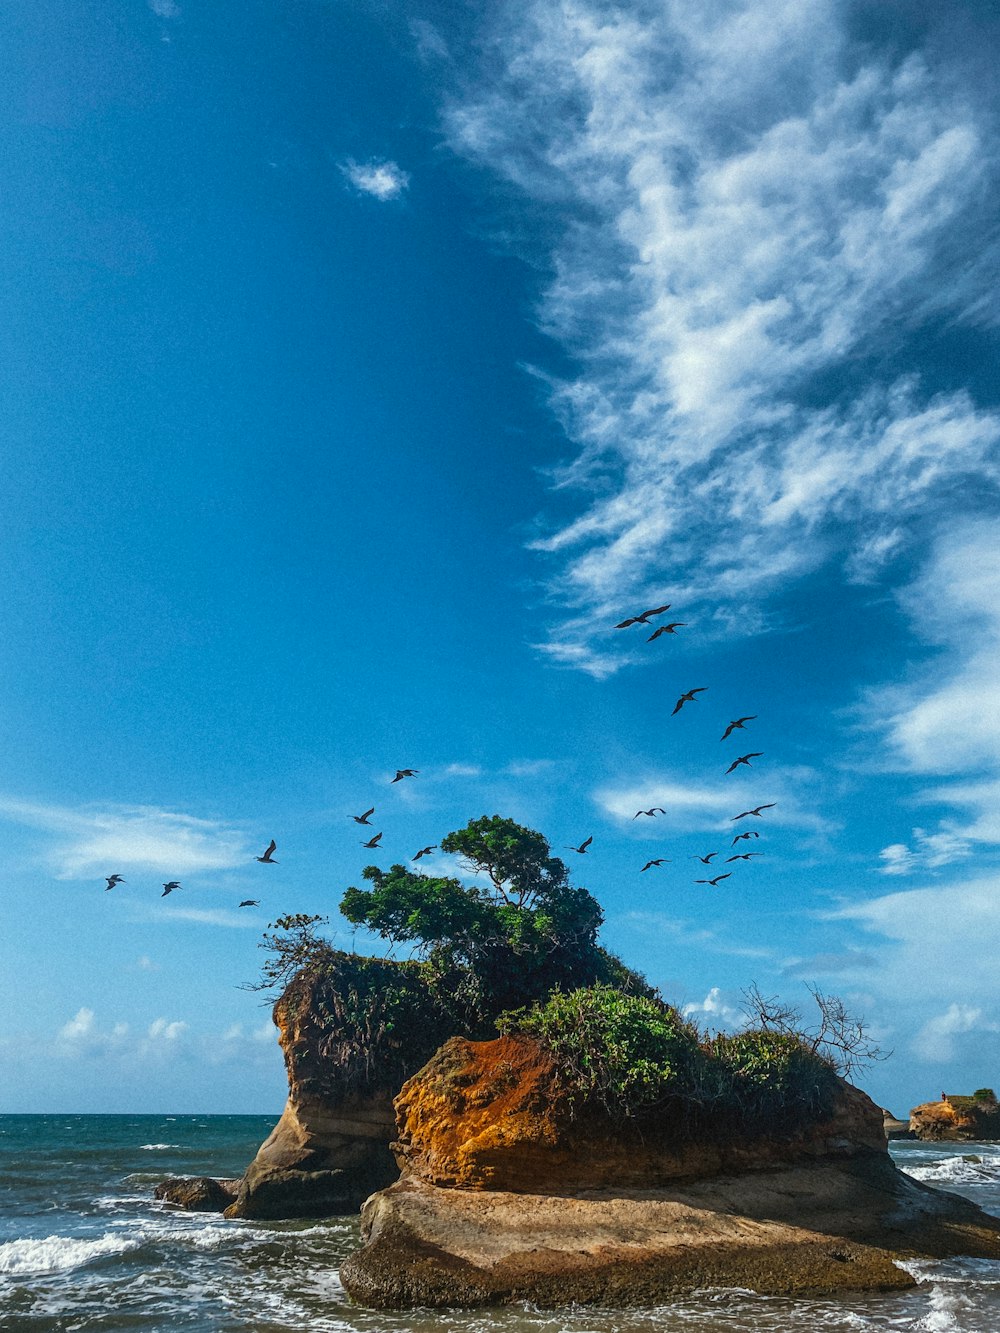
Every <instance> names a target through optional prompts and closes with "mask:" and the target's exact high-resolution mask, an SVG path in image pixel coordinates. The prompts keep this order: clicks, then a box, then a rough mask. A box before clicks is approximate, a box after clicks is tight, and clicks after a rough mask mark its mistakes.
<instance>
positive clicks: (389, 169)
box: [341, 159, 410, 203]
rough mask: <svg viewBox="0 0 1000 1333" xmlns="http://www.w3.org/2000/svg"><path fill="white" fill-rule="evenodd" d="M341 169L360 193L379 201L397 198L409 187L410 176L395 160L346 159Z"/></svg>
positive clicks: (384, 201) (383, 201)
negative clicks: (365, 160) (357, 160)
mask: <svg viewBox="0 0 1000 1333" xmlns="http://www.w3.org/2000/svg"><path fill="white" fill-rule="evenodd" d="M341 171H343V173H344V175H345V176H346V177H347V179H348V180H349V181H350V183H351V184H352V185H353V186H354V188H355V189H356V190H358V191H359V192H360V193H361V194H369V195H371V196H372V198H373V199H378V200H379V201H380V202H381V203H387V202H388V201H389V200H390V199H398V198H399V196H400V195H401V194H402V193H403V192H404V191H405V190H406V189H407V188H408V187H409V184H410V177H409V175H408V174H407V172H405V171H404V170H403V169H402V167H400V166H398V165H397V163H395V162H389V161H381V162H355V161H353V159H352V160H348V161H347V162H345V163H343V165H342V166H341Z"/></svg>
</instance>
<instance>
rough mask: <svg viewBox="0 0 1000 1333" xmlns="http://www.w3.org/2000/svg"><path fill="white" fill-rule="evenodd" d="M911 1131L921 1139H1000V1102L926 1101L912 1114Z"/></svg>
mask: <svg viewBox="0 0 1000 1333" xmlns="http://www.w3.org/2000/svg"><path fill="white" fill-rule="evenodd" d="M910 1129H911V1130H912V1131H913V1133H914V1134H915V1135H916V1137H917V1138H918V1139H930V1140H936V1139H957V1140H965V1141H967V1142H968V1141H975V1140H982V1139H997V1138H1000V1110H998V1108H997V1104H996V1102H983V1103H980V1104H978V1105H977V1104H976V1102H975V1100H974V1099H973V1098H972V1097H956V1098H954V1099H953V1100H947V1101H940V1102H924V1103H923V1105H921V1106H915V1107H914V1108H913V1110H912V1111H911V1112H910Z"/></svg>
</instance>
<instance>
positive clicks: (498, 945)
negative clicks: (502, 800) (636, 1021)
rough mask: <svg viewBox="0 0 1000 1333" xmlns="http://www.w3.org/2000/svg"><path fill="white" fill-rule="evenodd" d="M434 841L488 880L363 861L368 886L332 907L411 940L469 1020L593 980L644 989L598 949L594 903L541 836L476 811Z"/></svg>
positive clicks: (388, 935)
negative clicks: (459, 1000)
mask: <svg viewBox="0 0 1000 1333" xmlns="http://www.w3.org/2000/svg"><path fill="white" fill-rule="evenodd" d="M441 847H442V849H443V850H445V851H449V852H456V853H457V854H458V855H459V856H460V857H461V858H462V859H463V861H464V862H465V864H466V865H467V866H468V867H469V868H470V869H471V870H474V871H475V872H476V873H477V874H481V875H482V876H483V877H484V878H485V880H486V881H487V882H486V883H478V884H472V885H465V884H462V883H461V881H459V880H458V879H455V878H451V877H440V876H431V875H425V874H422V873H420V872H418V871H414V870H411V869H409V868H408V867H406V866H402V865H394V866H392V867H391V868H390V869H389V870H380V869H379V868H378V867H377V866H368V867H366V869H365V870H364V872H363V878H364V879H365V880H367V881H368V883H369V884H371V885H372V887H371V888H370V889H364V888H358V887H356V886H352V887H351V888H349V889H348V890H347V891H346V892H345V894H344V896H343V898H342V900H341V904H340V910H341V912H342V913H343V914H344V916H345V917H347V919H348V921H351V922H353V923H354V924H355V925H364V926H366V927H367V928H368V929H369V930H372V931H374V932H375V933H376V934H378V935H381V936H382V937H383V938H384V939H387V940H390V941H391V942H392V943H393V944H397V943H403V942H409V943H413V944H415V945H416V946H417V952H418V954H419V956H421V957H422V958H424V959H425V960H426V961H427V962H428V963H429V964H430V965H431V968H432V971H433V972H434V974H435V975H438V976H440V977H442V978H445V977H447V979H448V981H447V984H448V985H449V986H454V987H456V988H457V990H458V992H459V993H460V995H461V996H462V998H463V1002H464V1004H465V1006H466V1010H467V1012H468V1013H469V1015H470V1021H472V1015H477V1016H478V1019H479V1020H480V1021H485V1020H489V1021H490V1022H491V1023H492V1021H493V1019H495V1017H496V1015H497V1014H498V1013H499V1012H500V1011H501V1010H502V1009H506V1008H511V1007H514V1006H516V1005H521V1004H526V1003H530V1002H531V1001H533V1000H535V999H539V998H542V997H544V996H547V995H548V994H549V993H550V992H551V991H552V990H554V989H557V988H563V989H566V988H569V989H572V988H574V987H577V986H581V985H589V984H591V983H592V982H596V981H603V982H607V983H609V984H612V985H615V986H618V987H621V988H624V989H642V990H643V991H644V992H646V993H649V987H647V986H646V984H645V982H643V981H642V980H641V978H639V977H637V976H636V975H635V974H634V973H632V972H630V971H629V970H628V969H627V968H625V967H624V965H623V964H622V963H620V962H619V961H618V959H616V958H613V957H612V955H610V954H608V953H607V952H606V951H605V950H604V949H602V948H600V946H599V945H598V943H597V932H598V930H599V929H600V927H601V923H602V921H603V914H602V912H601V907H600V904H599V903H598V902H597V900H596V898H594V897H593V895H592V894H590V893H589V892H588V891H587V890H586V889H584V888H577V887H574V886H572V885H571V884H570V883H569V874H568V872H567V870H566V867H565V865H564V864H563V862H562V861H561V860H560V859H559V858H558V857H556V856H553V855H552V854H551V851H550V848H549V844H548V842H547V841H546V839H545V838H544V837H543V836H542V834H541V833H537V832H535V830H534V829H528V828H524V827H523V826H522V825H520V824H517V823H515V822H514V820H512V819H503V818H501V817H500V816H499V815H493V816H483V817H482V818H481V819H475V820H472V822H471V823H469V824H468V825H466V827H465V828H464V829H459V830H457V831H456V832H454V833H449V834H448V835H447V836H446V837H445V838H443V839H442V840H441Z"/></svg>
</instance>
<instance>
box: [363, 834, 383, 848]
mask: <svg viewBox="0 0 1000 1333" xmlns="http://www.w3.org/2000/svg"><path fill="white" fill-rule="evenodd" d="M381 836H382V834H381V833H376V834H375V836H374V838H369V839H368V841H367V842H363V843H362V844H361V846H362V847H377V846H378V842H379V838H381Z"/></svg>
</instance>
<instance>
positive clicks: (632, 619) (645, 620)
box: [615, 602, 670, 629]
mask: <svg viewBox="0 0 1000 1333" xmlns="http://www.w3.org/2000/svg"><path fill="white" fill-rule="evenodd" d="M669 610H670V603H669V602H667V604H666V605H665V606H654V607H653V609H652V610H651V611H643V613H642V615H641V616H629V617H628V618H627V619H626V620H621V621H619V622H618V624H617V625H616V626H615V629H628V627H629V625H648V624H649V617H650V616H662V615H663V613H664V611H669Z"/></svg>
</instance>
